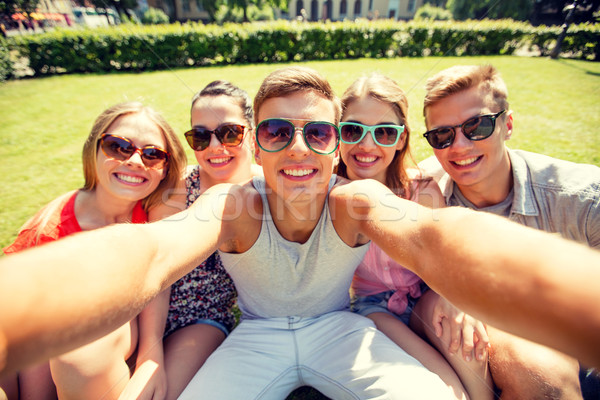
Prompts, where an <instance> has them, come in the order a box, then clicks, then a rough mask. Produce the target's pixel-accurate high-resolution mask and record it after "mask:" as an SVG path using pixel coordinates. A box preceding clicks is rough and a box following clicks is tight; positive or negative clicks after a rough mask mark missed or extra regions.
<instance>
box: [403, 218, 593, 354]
mask: <svg viewBox="0 0 600 400" xmlns="http://www.w3.org/2000/svg"><path fill="white" fill-rule="evenodd" d="M439 218H440V220H439V221H432V220H425V221H424V222H423V224H421V225H420V226H419V227H418V228H416V229H414V230H413V231H410V230H409V231H408V232H409V235H410V232H412V233H413V234H412V235H411V236H409V243H410V244H411V246H410V248H412V249H413V250H414V252H413V253H412V254H411V256H410V259H411V260H412V261H411V265H410V267H411V268H412V269H413V270H414V271H415V272H416V273H417V274H418V275H419V276H421V277H422V278H423V279H424V280H425V281H426V282H427V283H428V284H429V285H430V286H431V287H432V288H433V289H434V290H436V291H438V292H439V293H441V294H442V295H443V296H444V297H446V298H448V299H449V300H450V301H452V303H454V304H455V305H456V306H457V307H459V308H461V309H464V310H465V311H466V312H468V313H470V314H472V315H473V316H475V317H477V318H480V319H481V320H483V321H485V322H487V323H489V324H490V325H494V326H496V327H497V328H500V329H503V330H507V331H509V332H512V333H514V334H517V335H520V336H523V337H525V338H528V339H531V340H534V341H537V342H540V343H542V344H546V345H549V346H551V347H554V348H557V349H559V350H562V351H565V352H567V353H569V354H571V355H574V356H576V357H578V358H580V359H581V360H583V361H585V362H588V363H590V364H592V365H600V349H599V347H598V343H597V340H598V339H597V338H598V337H600V313H599V312H598V311H597V308H596V307H594V305H597V304H598V303H599V302H600V292H599V291H598V289H597V284H596V283H597V282H598V281H599V279H600V253H598V252H597V251H594V250H591V249H589V248H587V247H585V246H582V245H579V244H576V243H574V242H569V241H566V240H564V239H561V238H559V237H557V236H555V235H551V234H548V233H544V232H540V231H536V230H533V229H529V228H525V227H522V226H519V225H517V224H515V223H511V222H510V221H508V220H506V219H503V218H500V217H496V216H492V215H484V214H480V213H475V212H470V211H468V210H461V209H448V210H444V211H441V212H440V214H439ZM405 239H406V238H405Z"/></svg>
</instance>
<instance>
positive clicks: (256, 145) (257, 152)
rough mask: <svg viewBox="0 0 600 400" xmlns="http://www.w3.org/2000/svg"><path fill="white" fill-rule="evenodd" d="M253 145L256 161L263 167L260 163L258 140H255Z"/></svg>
mask: <svg viewBox="0 0 600 400" xmlns="http://www.w3.org/2000/svg"><path fill="white" fill-rule="evenodd" d="M252 143H254V161H256V163H257V164H258V165H260V166H261V167H262V162H261V161H260V147H259V146H258V144H257V143H256V140H253V141H252Z"/></svg>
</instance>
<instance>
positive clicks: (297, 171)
mask: <svg viewBox="0 0 600 400" xmlns="http://www.w3.org/2000/svg"><path fill="white" fill-rule="evenodd" d="M315 171H316V170H314V169H284V170H283V173H284V174H286V175H290V176H306V175H310V174H312V173H313V172H315Z"/></svg>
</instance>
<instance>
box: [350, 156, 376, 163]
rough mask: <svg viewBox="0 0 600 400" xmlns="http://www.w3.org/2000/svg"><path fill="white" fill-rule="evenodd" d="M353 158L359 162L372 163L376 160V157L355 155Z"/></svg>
mask: <svg viewBox="0 0 600 400" xmlns="http://www.w3.org/2000/svg"><path fill="white" fill-rule="evenodd" d="M354 158H355V159H356V161H358V162H361V163H372V162H374V161H376V160H377V158H378V157H376V156H359V155H355V156H354Z"/></svg>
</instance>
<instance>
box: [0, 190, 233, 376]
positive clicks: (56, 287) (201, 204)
mask: <svg viewBox="0 0 600 400" xmlns="http://www.w3.org/2000/svg"><path fill="white" fill-rule="evenodd" d="M236 188H237V189H239V187H235V186H229V185H218V186H215V187H213V188H211V189H210V191H207V194H206V195H204V196H202V197H201V198H200V199H198V201H197V202H196V203H195V204H194V205H193V206H192V207H191V208H190V209H188V210H186V211H183V212H181V213H179V214H175V215H174V216H172V217H171V218H170V219H168V220H163V221H159V222H156V223H151V224H146V225H136V224H120V225H113V226H109V227H106V228H102V229H98V230H95V231H90V232H83V233H80V234H76V235H73V236H71V237H67V238H65V239H63V240H59V241H57V242H54V243H50V244H47V245H44V246H40V247H37V248H34V249H30V250H26V251H23V252H22V253H19V254H15V255H11V256H9V257H4V258H3V259H2V260H0V310H1V312H0V371H1V373H0V374H2V375H3V374H5V373H7V372H10V371H16V370H18V369H20V368H21V367H23V366H24V365H27V364H31V363H34V362H36V361H41V360H44V359H48V358H50V357H53V356H56V355H58V354H61V353H63V352H65V351H68V350H71V349H74V348H77V347H80V346H81V345H83V344H85V343H88V342H90V341H92V340H94V339H97V338H99V337H101V336H103V335H105V334H107V333H109V332H111V331H112V330H114V329H116V328H117V327H118V326H120V325H122V324H123V323H125V322H127V321H128V320H130V319H131V318H133V317H134V316H135V315H137V314H138V313H139V312H140V311H141V310H142V309H143V308H144V306H145V305H147V304H148V303H149V302H150V301H151V300H152V298H154V297H155V296H156V295H157V294H158V293H160V292H161V291H162V290H164V289H166V288H167V287H169V286H170V285H171V284H172V283H173V282H175V281H176V280H177V279H178V278H180V277H181V276H183V275H185V274H186V273H187V272H189V271H191V270H192V269H193V268H194V267H195V266H196V265H198V263H199V262H200V261H202V260H204V259H205V258H207V257H208V256H209V255H210V254H211V253H213V252H214V251H215V250H216V248H217V247H218V245H219V244H220V243H221V242H222V241H224V240H227V239H228V237H227V235H228V234H229V233H228V232H229V229H228V228H227V227H226V225H230V224H227V223H223V221H229V220H231V218H224V215H225V214H227V213H228V212H229V210H230V209H233V210H237V208H236V200H235V197H236V196H233V195H232V194H235V192H236V190H237V189H236ZM209 192H210V195H209Z"/></svg>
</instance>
